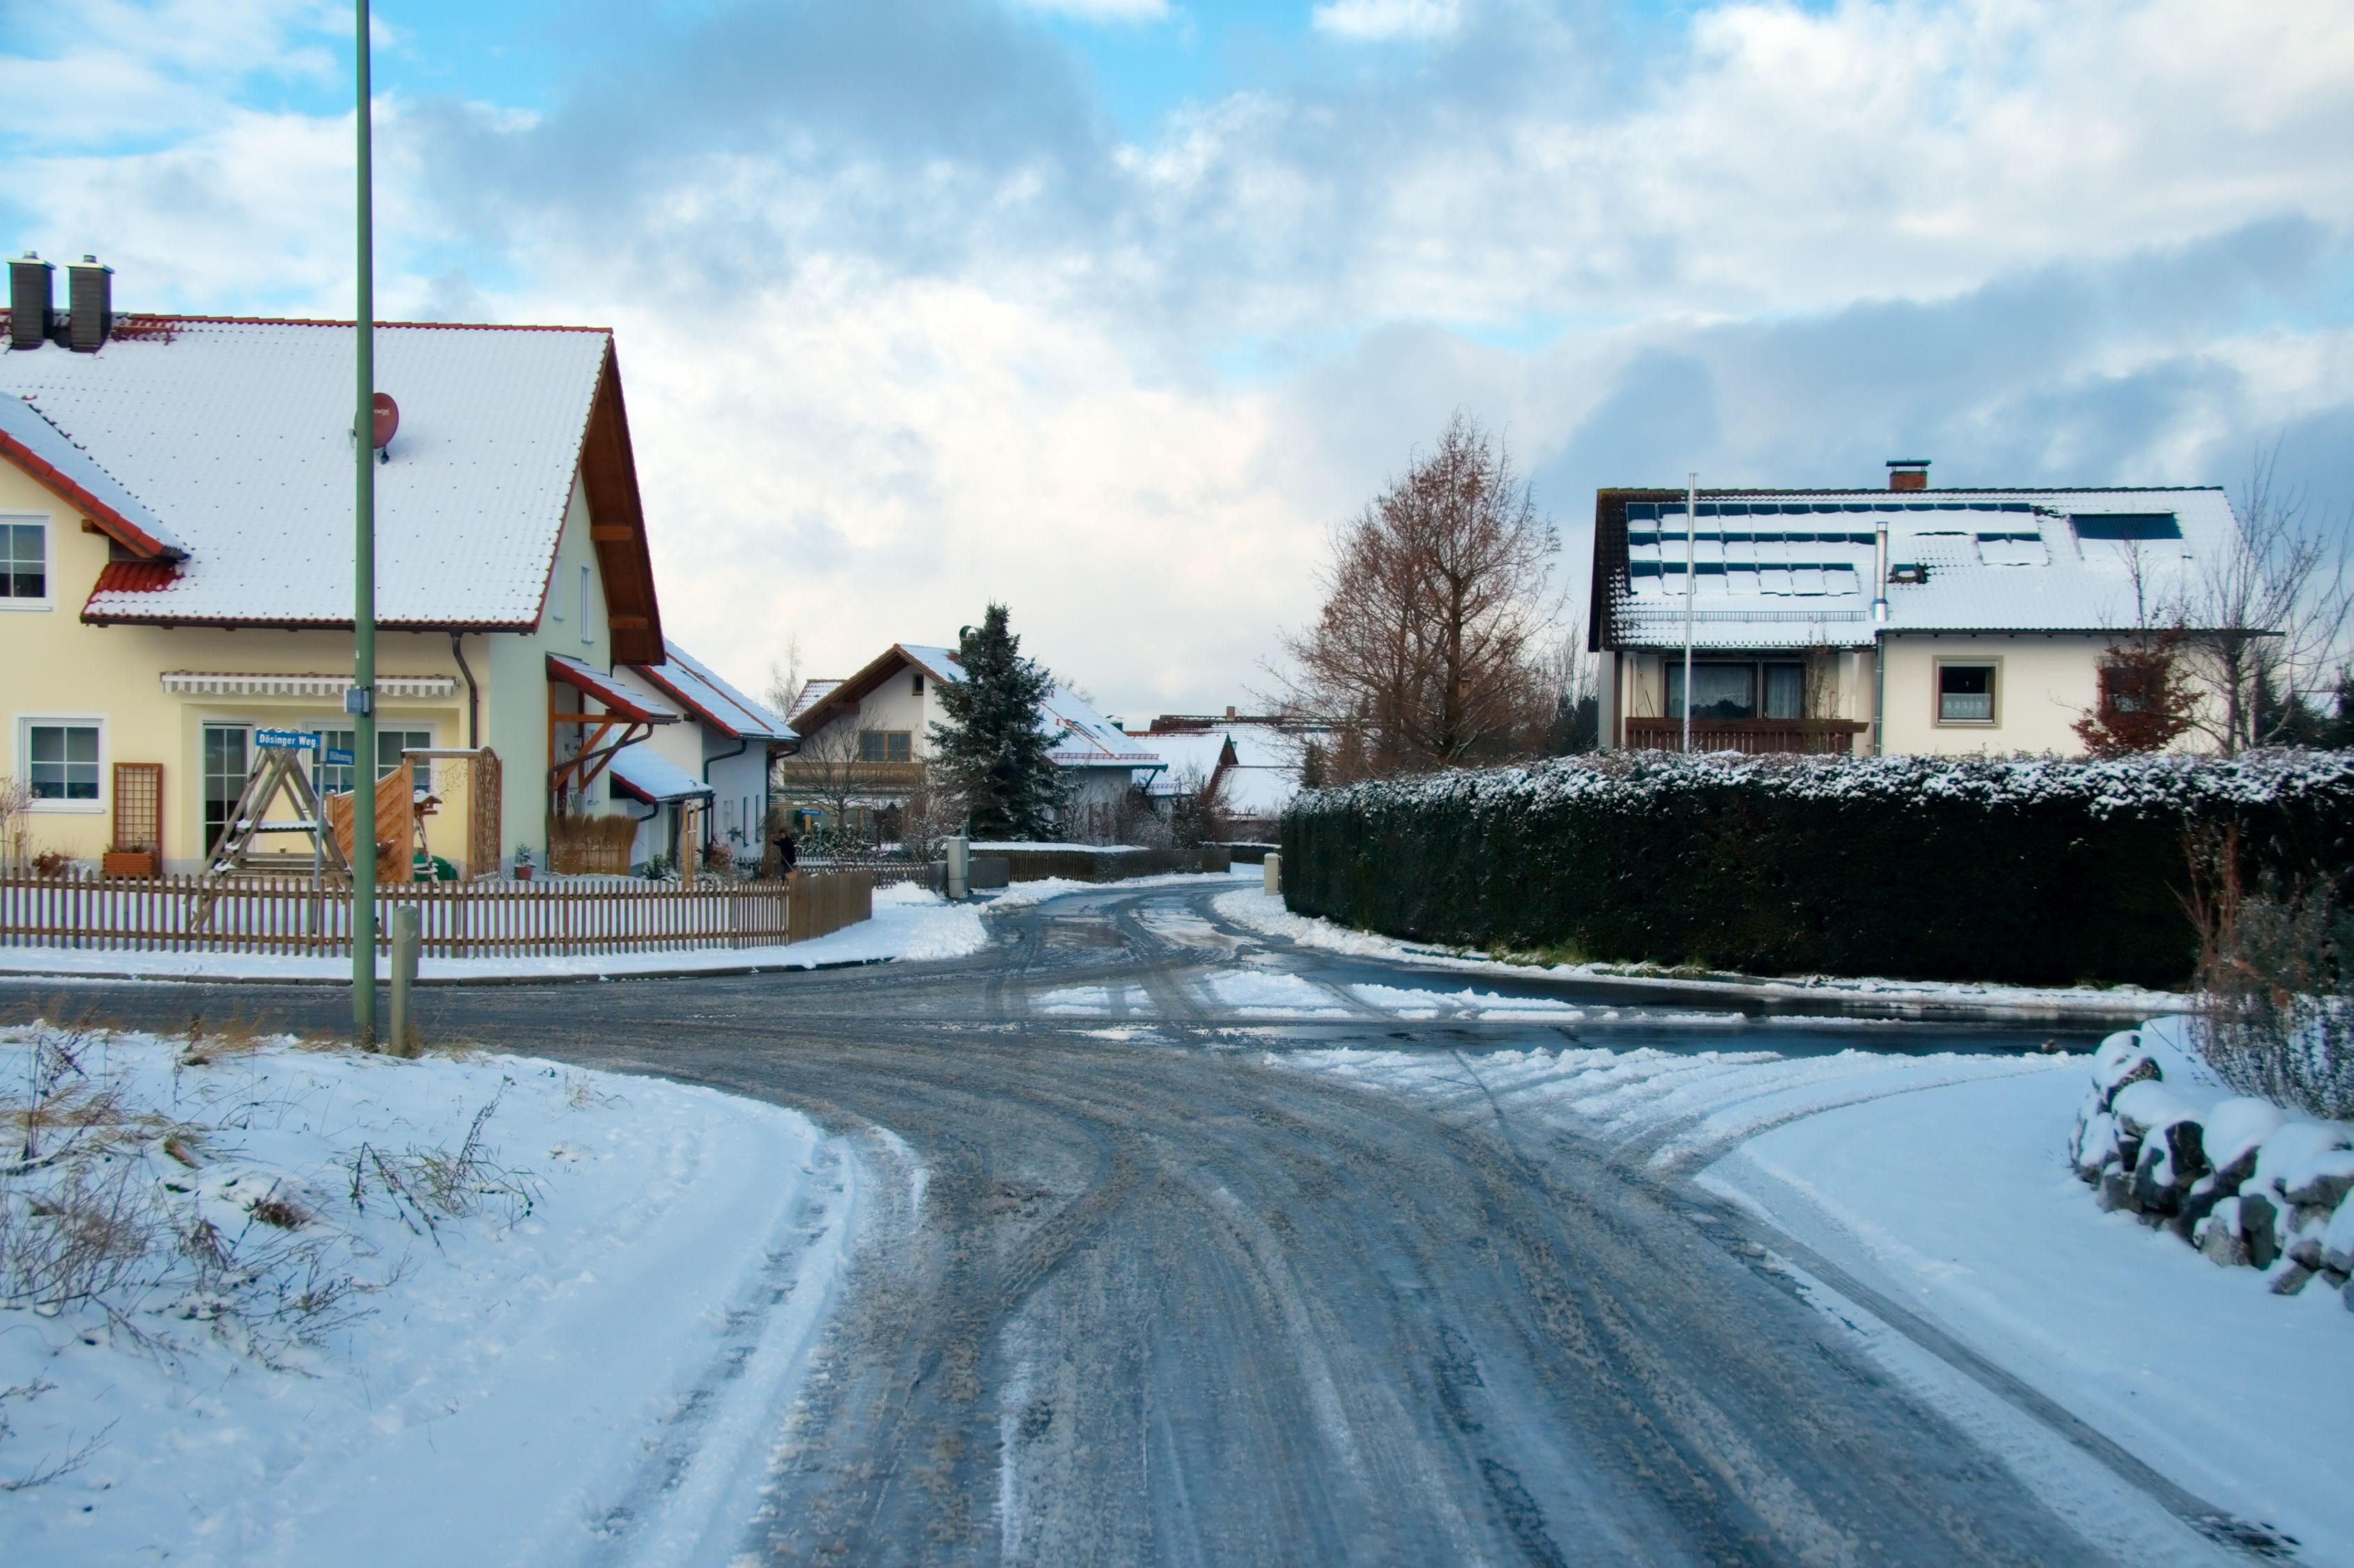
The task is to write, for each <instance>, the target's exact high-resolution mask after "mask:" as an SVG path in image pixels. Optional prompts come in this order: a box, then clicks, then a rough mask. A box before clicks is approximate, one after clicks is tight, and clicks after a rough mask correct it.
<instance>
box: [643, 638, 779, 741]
mask: <svg viewBox="0 0 2354 1568" xmlns="http://www.w3.org/2000/svg"><path fill="white" fill-rule="evenodd" d="M663 653H664V654H665V655H667V658H666V659H665V660H664V662H663V663H661V664H658V665H646V664H637V665H632V666H631V668H632V669H634V670H635V671H636V672H637V673H639V674H640V675H641V676H642V677H643V678H644V679H645V680H646V681H647V682H648V683H651V684H652V686H653V687H654V689H655V690H656V691H660V692H663V693H666V694H669V695H670V696H671V697H672V698H673V700H675V701H676V702H677V703H679V705H682V706H683V707H684V708H685V709H686V711H687V712H688V713H689V714H691V715H694V716H695V719H697V720H698V721H699V722H701V723H703V724H705V725H707V726H710V727H711V728H713V729H716V730H717V731H718V732H719V733H720V734H722V735H724V736H727V737H728V738H729V739H731V740H790V739H791V738H792V737H793V732H792V729H791V727H790V726H788V725H787V724H786V723H785V721H784V720H782V719H780V718H779V717H778V716H777V715H774V714H772V713H770V712H769V710H768V709H767V708H766V707H764V706H763V705H760V704H759V703H757V702H755V701H753V700H752V699H751V698H750V697H748V696H746V695H745V694H743V693H742V692H740V691H738V690H737V689H736V688H735V687H734V686H731V685H729V684H728V683H726V681H724V680H722V679H721V678H720V677H719V675H718V674H717V673H716V672H715V671H713V670H712V668H711V667H710V666H709V665H707V664H705V663H704V662H702V661H701V660H699V659H697V658H695V655H693V654H692V653H689V652H687V651H686V650H685V649H684V648H682V647H680V646H679V645H678V644H677V643H675V642H673V641H670V640H669V639H668V638H664V639H663Z"/></svg>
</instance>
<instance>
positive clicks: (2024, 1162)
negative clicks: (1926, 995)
mask: <svg viewBox="0 0 2354 1568" xmlns="http://www.w3.org/2000/svg"><path fill="white" fill-rule="evenodd" d="M2062 1060H2064V1061H2066V1062H2067V1063H2068V1065H2070V1066H2072V1067H2073V1068H2074V1069H2075V1070H2073V1071H2068V1072H2060V1073H2046V1074H2028V1075H2018V1076H2013V1077H2007V1078H1999V1079H1992V1080H1988V1081H1985V1082H1980V1083H1974V1084H1963V1085H1955V1086H1948V1087H1943V1088H1938V1089H1935V1090H1932V1091H1930V1092H1926V1093H1923V1094H1919V1095H1915V1096H1907V1097H1900V1098H1895V1099H1884V1100H1875V1101H1873V1102H1872V1103H1871V1104H1869V1105H1861V1106H1855V1107H1848V1108H1844V1109H1840V1110H1834V1111H1830V1112H1828V1113H1826V1114H1823V1115H1820V1116H1815V1117H1809V1118H1805V1119H1802V1120H1799V1121H1797V1122H1794V1123H1792V1124H1790V1125H1788V1126H1785V1127H1782V1128H1777V1129H1776V1130H1773V1131H1770V1132H1767V1133H1765V1134H1764V1135H1763V1136H1761V1137H1759V1138H1757V1139H1754V1140H1752V1141H1749V1142H1747V1143H1745V1144H1744V1146H1743V1147H1742V1148H1741V1149H1739V1150H1737V1151H1735V1152H1734V1153H1733V1154H1731V1155H1730V1156H1728V1157H1727V1158H1726V1159H1724V1160H1721V1161H1719V1162H1718V1163H1717V1164H1715V1165H1713V1166H1712V1167H1711V1168H1710V1169H1709V1170H1708V1171H1706V1172H1705V1173H1704V1174H1703V1175H1702V1178H1701V1181H1702V1185H1703V1186H1704V1187H1707V1188H1709V1189H1711V1190H1712V1191H1715V1192H1718V1193H1719V1194H1720V1195H1722V1196H1724V1197H1727V1198H1729V1199H1732V1200H1734V1201H1735V1202H1741V1203H1742V1204H1743V1205H1744V1207H1746V1208H1748V1209H1750V1210H1751V1211H1752V1212H1754V1213H1758V1214H1760V1215H1761V1216H1762V1217H1764V1218H1765V1219H1766V1220H1768V1221H1769V1222H1770V1223H1771V1224H1774V1225H1776V1227H1778V1228H1780V1229H1782V1230H1784V1231H1786V1232H1787V1233H1788V1234H1790V1235H1792V1236H1793V1237H1794V1238H1796V1239H1797V1240H1798V1241H1800V1242H1802V1243H1804V1244H1806V1245H1808V1246H1811V1247H1812V1248H1814V1249H1815V1250H1816V1251H1817V1252H1819V1253H1820V1254H1821V1255H1824V1256H1826V1257H1828V1258H1829V1259H1831V1260H1832V1261H1833V1262H1835V1263H1837V1264H1839V1265H1840V1266H1842V1267H1845V1268H1847V1269H1848V1270H1849V1271H1850V1273H1852V1274H1854V1275H1855V1276H1856V1277H1859V1278H1863V1279H1867V1280H1872V1281H1875V1282H1877V1283H1879V1284H1880V1285H1881V1287H1882V1289H1883V1290H1884V1291H1885V1293H1886V1294H1887V1295H1888V1296H1889V1297H1890V1298H1893V1299H1894V1300H1896V1301H1899V1302H1902V1303H1903V1304H1904V1305H1905V1306H1906V1307H1908V1308H1911V1309H1912V1310H1914V1311H1916V1312H1919V1313H1921V1314H1923V1315H1924V1316H1925V1317H1926V1318H1928V1319H1930V1320H1931V1321H1932V1322H1934V1323H1935V1324H1936V1325H1937V1326H1938V1327H1939V1328H1942V1329H1944V1330H1946V1331H1948V1332H1950V1333H1952V1334H1953V1335H1955V1337H1956V1338H1957V1339H1959V1340H1962V1341H1963V1342H1964V1343H1966V1344H1967V1345H1969V1346H1970V1347H1971V1348H1972V1349H1974V1350H1975V1351H1978V1353H1979V1354H1981V1355H1984V1356H1985V1357H1987V1358H1988V1360H1989V1361H1993V1362H1994V1363H1995V1364H1996V1365H1998V1366H1999V1367H2001V1368H2002V1369H2003V1370H2004V1371H2006V1372H2009V1373H2010V1374H2011V1375H2013V1376H2015V1377H2017V1378H2018V1379H2020V1381H2021V1382H2023V1383H2027V1384H2029V1385H2030V1386H2031V1387H2033V1388H2036V1389H2038V1390H2040V1391H2041V1392H2042V1393H2045V1394H2046V1395H2048V1396H2050V1397H2051V1398H2052V1399H2054V1400H2056V1401H2057V1402H2058V1403H2059V1404H2062V1406H2063V1407H2065V1408H2066V1409H2067V1410H2068V1411H2069V1412H2071V1413H2072V1414H2074V1415H2076V1416H2078V1417H2079V1418H2081V1419H2083V1420H2084V1421H2085V1422H2086V1423H2088V1424H2089V1425H2092V1426H2093V1427H2094V1429H2095V1430H2097V1431H2099V1432H2101V1433H2102V1434H2104V1435H2105V1436H2107V1437H2109V1438H2110V1439H2112V1440H2113V1441H2115V1442H2116V1443H2117V1444H2119V1445H2121V1446H2123V1447H2125V1448H2126V1450H2127V1451H2129V1452H2130V1453H2132V1454H2133V1455H2134V1456H2135V1457H2137V1458H2139V1459H2140V1460H2142V1461H2143V1462H2144V1463H2146V1464H2147V1465H2149V1466H2150V1467H2152V1468H2154V1469H2156V1470H2157V1471H2158V1473H2159V1474H2161V1475H2163V1476H2164V1477H2166V1478H2168V1480H2171V1481H2173V1482H2174V1483H2175V1484H2176V1485H2178V1486H2179V1487H2182V1488H2183V1489H2186V1490H2188V1491H2190V1493H2192V1494H2193V1495H2194V1496H2196V1497H2198V1498H2200V1499H2203V1500H2204V1501H2206V1502H2207V1503H2209V1504H2211V1505H2213V1506H2215V1507H2217V1508H2220V1509H2222V1510H2226V1511H2227V1512H2228V1513H2230V1514H2231V1515H2232V1516H2235V1517H2236V1518H2238V1519H2241V1520H2253V1521H2260V1522H2261V1523H2262V1524H2263V1525H2264V1526H2267V1527H2269V1528H2271V1529H2273V1530H2275V1531H2285V1533H2286V1534H2288V1535H2289V1536H2292V1537H2295V1538H2296V1540H2297V1542H2299V1543H2300V1544H2299V1546H2298V1549H2297V1551H2296V1557H2298V1558H2299V1559H2301V1560H2304V1561H2308V1562H2321V1563H2354V1489H2349V1488H2347V1486H2346V1485H2345V1481H2344V1476H2343V1473H2342V1471H2343V1456H2344V1455H2345V1454H2347V1453H2348V1452H2349V1451H2354V1403H2349V1401H2348V1400H2347V1399H2346V1397H2345V1391H2346V1390H2347V1389H2348V1388H2349V1387H2354V1322H2349V1320H2348V1318H2347V1314H2346V1312H2345V1311H2344V1310H2343V1309H2342V1308H2341V1307H2340V1304H2339V1301H2338V1297H2337V1295H2336V1294H2335V1293H2334V1292H2327V1291H2322V1290H2308V1291H2306V1293H2305V1294H2304V1295H2303V1296H2302V1297H2300V1298H2296V1299H2293V1300H2281V1299H2279V1298H2275V1297H2274V1296H2271V1295H2269V1294H2267V1287H2266V1282H2265V1280H2264V1277H2262V1276H2260V1275H2258V1274H2256V1273H2254V1272H2253V1270H2248V1269H2230V1270H2225V1269H2218V1268H2214V1267H2212V1266H2210V1265H2209V1264H2208V1263H2207V1262H2206V1261H2204V1260H2203V1259H2201V1258H2200V1256H2199V1255H2198V1254H2196V1253H2194V1252H2192V1251H2191V1250H2190V1249H2189V1248H2188V1247H2186V1246H2184V1245H2181V1244H2180V1243H2179V1242H2178V1241H2175V1240H2174V1239H2173V1238H2171V1237H2169V1236H2167V1235H2164V1234H2158V1233H2154V1232H2152V1231H2150V1230H2148V1229H2147V1228H2145V1227H2144V1226H2142V1225H2141V1224H2137V1223H2135V1220H2134V1217H2133V1216H2131V1215H2129V1214H2126V1213H2122V1212H2117V1213H2104V1212H2102V1211H2101V1210H2100V1209H2099V1208H2098V1207H2097V1206H2096V1205H2094V1203H2092V1202H2087V1201H2086V1194H2085V1191H2084V1186H2083V1185H2082V1183H2081V1182H2080V1181H2079V1180H2078V1178H2077V1177H2076V1175H2075V1174H2074V1173H2073V1171H2071V1170H2070V1169H2069V1166H2068V1162H2067V1160H2066V1159H2065V1158H2064V1157H2063V1156H2062V1153H2061V1150H2062V1145H2063V1144H2064V1143H2065V1142H2066V1140H2067V1139H2068V1136H2069V1132H2070V1128H2071V1127H2072V1125H2073V1118H2074V1114H2075V1111H2076V1108H2077V1102H2078V1100H2079V1099H2080V1097H2081V1096H2082V1091H2083V1086H2084V1077H2083V1069H2084V1065H2085V1058H2084V1057H2083V1056H2076V1057H2073V1058H2063V1059H2062Z"/></svg>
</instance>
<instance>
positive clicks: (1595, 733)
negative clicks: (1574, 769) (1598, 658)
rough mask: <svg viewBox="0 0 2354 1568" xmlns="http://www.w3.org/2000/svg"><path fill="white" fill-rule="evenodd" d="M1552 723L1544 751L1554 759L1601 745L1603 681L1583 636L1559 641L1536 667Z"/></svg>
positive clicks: (1546, 730)
mask: <svg viewBox="0 0 2354 1568" xmlns="http://www.w3.org/2000/svg"><path fill="white" fill-rule="evenodd" d="M1537 669H1538V674H1539V677H1540V681H1541V683H1542V685H1543V691H1544V693H1545V697H1544V706H1545V711H1546V713H1547V715H1549V722H1548V723H1547V725H1546V726H1545V736H1544V746H1543V749H1544V750H1545V751H1546V752H1547V753H1548V754H1550V755H1552V756H1554V757H1567V756H1571V755H1574V754H1577V753H1582V752H1588V751H1593V750H1596V748H1598V747H1600V745H1601V719H1602V703H1601V698H1602V681H1601V672H1600V671H1599V670H1597V669H1596V667H1595V662H1594V655H1592V654H1591V653H1588V652H1586V651H1585V638H1584V637H1583V636H1582V635H1575V634H1573V635H1571V636H1568V637H1564V638H1562V639H1560V640H1559V641H1556V642H1555V643H1554V644H1553V650H1552V652H1549V653H1547V654H1546V655H1545V656H1544V657H1543V659H1542V660H1540V661H1539V662H1538V665H1537Z"/></svg>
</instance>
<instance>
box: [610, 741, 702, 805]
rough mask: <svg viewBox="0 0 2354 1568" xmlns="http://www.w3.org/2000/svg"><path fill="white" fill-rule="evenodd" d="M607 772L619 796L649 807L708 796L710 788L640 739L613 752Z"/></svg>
mask: <svg viewBox="0 0 2354 1568" xmlns="http://www.w3.org/2000/svg"><path fill="white" fill-rule="evenodd" d="M607 771H608V772H609V773H610V774H611V775H612V779H613V782H614V783H615V784H616V785H618V786H620V789H621V791H622V793H624V794H627V795H633V796H635V797H636V798H637V799H639V800H643V801H644V802H645V803H646V804H648V805H650V806H660V805H663V804H665V803H667V802H669V801H672V800H694V799H695V798H696V797H697V796H708V795H709V794H710V793H711V786H710V785H708V784H705V782H704V781H703V780H702V779H697V778H696V777H695V775H694V774H692V773H689V772H688V771H687V770H686V769H685V768H681V767H680V766H679V765H678V764H677V763H675V762H673V761H672V760H671V759H670V758H667V757H664V756H663V755H662V753H660V752H658V751H656V750H655V749H654V748H653V747H652V746H650V745H648V744H647V743H646V742H644V741H639V742H637V743H636V744H635V745H633V746H625V747H621V749H620V750H619V751H617V752H615V753H613V760H612V762H611V763H610V765H609V766H608V768H607Z"/></svg>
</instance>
